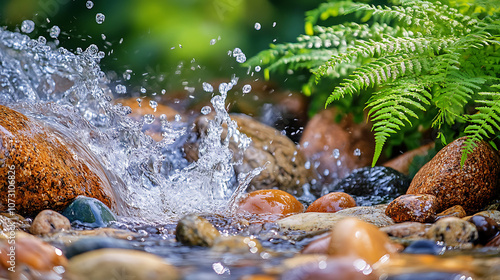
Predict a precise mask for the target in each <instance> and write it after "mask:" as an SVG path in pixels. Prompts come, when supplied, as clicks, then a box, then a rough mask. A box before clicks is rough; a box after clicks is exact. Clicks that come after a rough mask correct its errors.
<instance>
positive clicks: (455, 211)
mask: <svg viewBox="0 0 500 280" xmlns="http://www.w3.org/2000/svg"><path fill="white" fill-rule="evenodd" d="M465 216H467V213H465V210H464V208H463V207H462V206H460V205H455V206H452V207H450V208H448V209H446V210H444V211H443V212H441V213H438V214H436V220H439V219H441V218H445V217H457V218H463V217H465Z"/></svg>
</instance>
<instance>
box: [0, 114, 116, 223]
mask: <svg viewBox="0 0 500 280" xmlns="http://www.w3.org/2000/svg"><path fill="white" fill-rule="evenodd" d="M0 138H1V141H0V196H1V197H2V200H1V201H0V211H2V212H5V211H8V203H9V202H10V201H8V198H11V199H13V201H14V202H15V211H14V212H16V213H18V214H21V215H25V216H34V215H36V214H37V213H38V212H40V211H42V210H44V209H52V210H55V211H61V210H63V209H64V208H65V207H66V205H67V204H69V203H70V202H71V201H72V200H73V199H74V198H75V197H77V196H79V195H84V196H89V197H94V198H97V199H99V200H100V201H102V202H103V203H105V204H106V205H107V206H109V207H114V206H115V205H114V204H115V200H114V195H113V191H112V190H111V189H110V185H109V183H107V184H105V183H103V181H102V180H101V178H100V177H99V176H97V175H96V174H95V172H94V171H93V170H92V169H91V168H89V166H88V165H87V164H86V163H85V162H84V161H83V160H82V159H81V158H77V157H74V154H75V152H74V151H73V150H72V149H71V148H69V147H68V145H66V143H65V142H64V141H63V139H61V138H59V137H58V136H57V135H56V134H54V133H52V132H51V131H50V129H48V128H46V127H44V126H43V125H42V124H41V123H38V122H37V121H35V120H31V119H29V118H28V117H26V116H24V115H23V114H21V113H19V112H16V111H14V110H12V109H10V108H8V107H5V106H0ZM11 168H12V169H11ZM14 173H15V174H14ZM9 176H13V177H10V178H9ZM10 179H13V180H10ZM10 182H12V183H13V184H12V185H13V186H14V189H15V197H13V196H11V197H9V196H8V193H9V192H8V191H9V183H10Z"/></svg>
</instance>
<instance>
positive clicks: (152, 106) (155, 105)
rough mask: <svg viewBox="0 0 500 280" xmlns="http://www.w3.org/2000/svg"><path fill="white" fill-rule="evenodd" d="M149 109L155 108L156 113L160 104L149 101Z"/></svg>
mask: <svg viewBox="0 0 500 280" xmlns="http://www.w3.org/2000/svg"><path fill="white" fill-rule="evenodd" d="M149 107H151V108H153V110H154V112H156V107H158V102H156V101H154V100H151V101H149Z"/></svg>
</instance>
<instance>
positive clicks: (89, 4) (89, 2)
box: [85, 0, 94, 10]
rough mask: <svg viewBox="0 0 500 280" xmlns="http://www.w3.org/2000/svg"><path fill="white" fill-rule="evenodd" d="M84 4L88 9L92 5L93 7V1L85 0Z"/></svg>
mask: <svg viewBox="0 0 500 280" xmlns="http://www.w3.org/2000/svg"><path fill="white" fill-rule="evenodd" d="M85 6H87V9H89V10H90V9H92V7H94V2H92V1H90V0H89V1H87V3H85Z"/></svg>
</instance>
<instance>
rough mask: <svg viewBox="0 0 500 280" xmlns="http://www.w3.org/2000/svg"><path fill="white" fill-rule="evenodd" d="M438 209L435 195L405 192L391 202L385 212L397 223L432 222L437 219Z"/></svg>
mask: <svg viewBox="0 0 500 280" xmlns="http://www.w3.org/2000/svg"><path fill="white" fill-rule="evenodd" d="M437 210H438V205H437V198H436V197H435V196H433V195H425V194H422V195H412V194H405V195H402V196H400V197H398V198H396V199H394V200H393V201H392V202H391V203H389V205H388V206H387V209H386V210H385V214H386V215H387V216H389V217H391V218H392V219H393V220H394V221H395V222H396V223H401V222H419V223H430V222H433V221H434V220H435V215H436V212H437Z"/></svg>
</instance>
